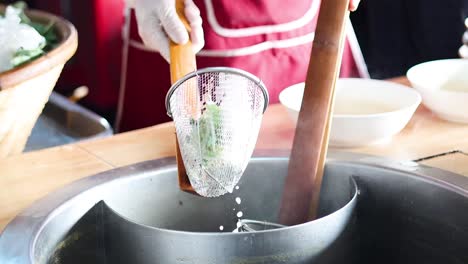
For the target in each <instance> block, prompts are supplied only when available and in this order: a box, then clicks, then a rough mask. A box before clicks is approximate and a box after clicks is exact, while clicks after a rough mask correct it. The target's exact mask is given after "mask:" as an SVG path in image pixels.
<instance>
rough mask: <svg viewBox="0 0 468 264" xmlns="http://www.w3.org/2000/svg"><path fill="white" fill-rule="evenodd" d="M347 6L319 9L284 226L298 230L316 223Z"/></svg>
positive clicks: (335, 0)
mask: <svg viewBox="0 0 468 264" xmlns="http://www.w3.org/2000/svg"><path fill="white" fill-rule="evenodd" d="M348 5H349V0H326V1H322V2H321V5H320V11H319V17H318V21H317V28H316V31H315V38H314V42H313V46H312V52H311V57H310V61H309V68H308V71H307V78H306V82H305V89H304V96H303V99H302V106H301V109H300V112H299V117H298V122H297V126H296V132H295V137H294V142H293V148H292V152H291V157H290V161H289V167H288V176H287V178H286V182H285V189H284V193H283V197H282V205H281V211H280V222H282V223H283V224H286V225H294V224H299V223H303V222H306V221H309V220H313V219H315V217H316V213H317V208H318V201H319V196H320V187H321V184H322V176H323V170H324V164H325V159H326V153H327V148H328V137H329V130H330V126H331V116H332V109H333V101H334V89H335V83H336V79H337V77H338V74H339V70H340V64H341V57H342V51H343V43H344V35H345V34H344V32H345V26H346V21H347V20H346V18H347V16H348V15H349V11H348Z"/></svg>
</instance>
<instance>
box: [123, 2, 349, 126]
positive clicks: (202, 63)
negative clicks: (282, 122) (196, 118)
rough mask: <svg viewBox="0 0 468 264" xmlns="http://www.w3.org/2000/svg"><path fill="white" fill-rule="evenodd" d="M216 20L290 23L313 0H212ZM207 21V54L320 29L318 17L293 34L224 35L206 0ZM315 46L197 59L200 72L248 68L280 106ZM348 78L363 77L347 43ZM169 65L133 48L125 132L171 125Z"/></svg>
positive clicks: (236, 24)
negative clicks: (282, 94)
mask: <svg viewBox="0 0 468 264" xmlns="http://www.w3.org/2000/svg"><path fill="white" fill-rule="evenodd" d="M212 1H213V2H214V3H213V5H214V8H215V16H216V19H217V21H218V22H219V24H220V25H221V26H222V27H225V28H231V29H239V28H245V27H252V26H259V25H272V24H277V23H285V22H289V21H292V20H296V19H298V18H300V17H302V16H303V15H304V13H305V11H306V10H308V9H309V8H310V5H311V2H310V1H312V0H310V1H297V3H296V2H295V4H294V5H291V4H290V3H289V2H287V1H283V0H263V1H260V0H257V1H252V0H236V1H232V0H212ZM195 2H196V4H197V5H198V6H199V8H200V11H201V15H202V18H203V21H204V22H203V28H204V31H205V41H206V45H205V47H204V49H206V50H226V49H238V48H243V47H248V46H252V45H255V44H259V43H263V42H265V41H275V40H287V39H291V38H294V37H300V36H303V35H305V34H308V33H311V32H313V31H314V29H315V24H316V19H317V17H315V18H314V19H313V21H311V23H308V24H307V25H305V26H303V27H300V28H298V29H294V30H291V31H287V32H279V33H272V34H260V35H255V36H248V37H228V38H226V37H223V36H220V35H218V34H217V33H216V32H215V31H214V30H213V28H212V27H211V25H210V23H209V22H208V20H207V9H206V7H205V6H204V4H203V3H204V1H203V0H200V1H195ZM132 24H133V28H132V39H134V40H139V37H138V33H137V27H136V22H135V21H133V23H132ZM310 51H311V43H308V44H303V45H298V46H294V47H289V48H273V49H267V50H265V51H262V52H260V53H257V54H253V55H246V56H238V57H203V56H198V57H197V66H198V68H205V67H209V66H229V67H235V68H240V69H243V70H246V71H248V72H250V73H252V74H254V75H256V76H258V77H259V78H261V79H262V81H263V82H264V83H265V84H266V86H267V89H268V91H269V94H270V100H271V103H277V102H278V95H279V93H280V92H281V91H282V90H283V89H284V88H286V87H288V86H290V85H292V84H295V83H299V82H303V81H304V80H305V76H306V71H307V66H308V63H309V58H310ZM340 75H341V76H342V77H350V76H358V74H357V70H356V65H355V63H354V60H353V56H352V54H351V50H350V48H349V45H348V43H346V45H345V49H344V54H343V59H342V68H341V74H340ZM169 77H170V75H169V65H168V64H167V62H165V61H164V60H163V59H162V58H161V56H160V55H159V54H157V53H153V52H148V51H142V50H138V49H136V48H133V47H130V50H129V61H128V73H127V88H126V95H125V103H124V111H123V116H122V120H121V131H126V130H132V129H137V128H141V127H146V126H150V125H154V124H158V123H161V122H166V121H169V120H170V118H168V117H167V116H166V110H165V107H164V99H165V95H166V92H167V90H168V89H169V87H170V80H169Z"/></svg>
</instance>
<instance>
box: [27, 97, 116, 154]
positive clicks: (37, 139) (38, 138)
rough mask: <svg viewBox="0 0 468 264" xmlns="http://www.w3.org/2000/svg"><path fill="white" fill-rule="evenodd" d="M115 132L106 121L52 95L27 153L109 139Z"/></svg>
mask: <svg viewBox="0 0 468 264" xmlns="http://www.w3.org/2000/svg"><path fill="white" fill-rule="evenodd" d="M112 134H113V131H112V128H111V126H110V125H109V123H108V122H107V120H106V119H104V118H103V117H101V116H99V115H97V114H95V113H93V112H91V111H89V110H88V109H86V108H84V107H82V106H80V105H79V104H76V103H73V102H70V100H68V99H67V98H65V97H64V96H62V95H60V94H58V93H56V92H52V94H51V95H50V97H49V101H48V102H47V103H46V105H45V106H44V109H43V110H42V113H41V115H40V116H39V118H38V119H37V121H36V124H35V125H34V128H33V130H32V132H31V135H30V136H29V138H28V141H27V143H26V147H25V149H24V151H25V152H29V151H33V150H39V149H44V148H50V147H55V146H60V145H64V144H69V143H74V142H78V141H84V140H91V139H96V138H103V137H108V136H111V135H112Z"/></svg>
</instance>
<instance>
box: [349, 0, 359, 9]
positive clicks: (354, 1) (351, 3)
mask: <svg viewBox="0 0 468 264" xmlns="http://www.w3.org/2000/svg"><path fill="white" fill-rule="evenodd" d="M359 2H360V0H350V1H349V7H348V8H349V11H356V9H357V8H358V5H359Z"/></svg>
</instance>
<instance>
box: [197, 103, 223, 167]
mask: <svg viewBox="0 0 468 264" xmlns="http://www.w3.org/2000/svg"><path fill="white" fill-rule="evenodd" d="M222 118H223V117H222V110H221V108H220V107H219V106H217V105H216V104H207V105H206V110H205V112H204V113H203V115H202V116H201V117H200V119H199V120H198V121H194V120H192V122H191V123H192V125H194V126H198V127H194V128H195V129H194V130H193V131H194V132H195V133H197V134H198V136H199V139H200V150H201V153H202V156H203V157H204V159H203V163H205V165H206V163H207V162H208V160H209V159H212V158H217V157H219V155H220V154H221V152H222V151H223V148H222V144H221V142H220V140H221V138H222V133H223V126H222Z"/></svg>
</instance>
